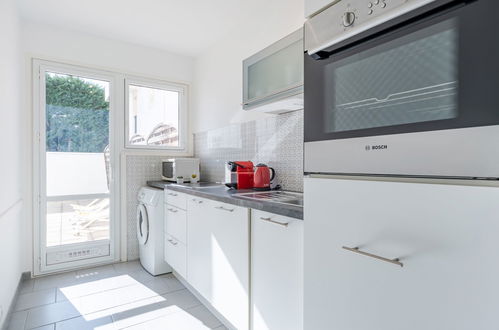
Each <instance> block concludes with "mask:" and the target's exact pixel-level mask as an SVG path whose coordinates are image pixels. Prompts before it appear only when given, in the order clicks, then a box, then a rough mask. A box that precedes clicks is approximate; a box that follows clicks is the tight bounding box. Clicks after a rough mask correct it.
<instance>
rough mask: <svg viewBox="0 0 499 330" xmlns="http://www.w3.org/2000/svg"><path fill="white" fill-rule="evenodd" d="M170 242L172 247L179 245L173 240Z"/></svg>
mask: <svg viewBox="0 0 499 330" xmlns="http://www.w3.org/2000/svg"><path fill="white" fill-rule="evenodd" d="M168 242H170V243H171V245H177V244H178V243H177V242H175V241H174V240H172V239H171V238H169V239H168Z"/></svg>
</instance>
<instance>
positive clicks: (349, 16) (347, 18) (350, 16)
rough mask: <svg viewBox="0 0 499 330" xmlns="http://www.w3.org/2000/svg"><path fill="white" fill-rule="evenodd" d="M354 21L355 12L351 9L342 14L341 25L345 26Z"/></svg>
mask: <svg viewBox="0 0 499 330" xmlns="http://www.w3.org/2000/svg"><path fill="white" fill-rule="evenodd" d="M353 22H355V13H353V12H351V11H347V12H346V13H344V14H343V26H344V27H347V26H350V25H352V24H353Z"/></svg>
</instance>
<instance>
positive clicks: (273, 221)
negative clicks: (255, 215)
mask: <svg viewBox="0 0 499 330" xmlns="http://www.w3.org/2000/svg"><path fill="white" fill-rule="evenodd" d="M260 219H261V220H263V221H267V222H270V223H275V224H276V225H281V226H283V227H287V226H288V224H289V222H287V223H282V222H279V221H275V220H272V218H270V217H268V218H265V217H260Z"/></svg>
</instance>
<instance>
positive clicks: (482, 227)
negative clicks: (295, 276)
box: [304, 178, 499, 330]
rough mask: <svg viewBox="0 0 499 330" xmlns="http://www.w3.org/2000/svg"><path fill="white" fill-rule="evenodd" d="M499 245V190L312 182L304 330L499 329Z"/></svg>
mask: <svg viewBox="0 0 499 330" xmlns="http://www.w3.org/2000/svg"><path fill="white" fill-rule="evenodd" d="M498 237H499V188H496V187H477V186H457V185H445V184H424V183H401V182H380V181H361V180H340V179H337V180H334V179H317V178H316V179H313V178H307V179H305V269H306V270H307V271H306V273H305V320H304V324H305V329H313V330H329V329H348V330H400V329H404V330H421V329H425V330H469V329H473V330H489V329H496V328H497V327H498V324H499V313H498V312H497V306H498V297H499V281H498V279H499V258H497V251H499V239H498ZM343 247H348V248H358V250H359V251H364V252H367V253H370V254H373V255H377V256H381V257H384V258H387V259H395V258H399V261H400V262H401V263H403V267H400V266H399V265H397V264H393V263H389V262H387V261H385V260H381V259H376V258H373V257H371V256H366V255H362V254H359V253H356V251H355V250H354V251H349V250H346V249H343Z"/></svg>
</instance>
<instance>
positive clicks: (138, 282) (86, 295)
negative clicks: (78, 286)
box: [55, 274, 185, 303]
mask: <svg viewBox="0 0 499 330" xmlns="http://www.w3.org/2000/svg"><path fill="white" fill-rule="evenodd" d="M122 275H127V274H122ZM103 279H105V278H103ZM134 280H135V279H134ZM153 280H154V279H151V280H150V281H147V282H140V281H138V280H136V281H137V283H133V284H129V285H124V286H120V287H118V288H113V289H105V290H102V291H98V292H94V293H89V294H85V295H83V296H78V297H73V298H72V299H79V298H83V297H88V296H92V295H94V294H98V293H101V292H109V291H113V290H119V289H122V288H126V287H129V286H134V285H137V284H141V285H143V286H147V285H146V284H148V283H150V282H152V281H153ZM87 283H90V282H87ZM82 284H84V283H82ZM60 289H61V288H56V297H55V298H56V301H55V303H58V302H65V301H69V299H65V300H62V301H57V290H60ZM183 289H185V287H183V288H182V289H176V290H172V291H168V292H165V293H158V294H157V295H158V296H161V295H164V294H167V293H170V292H175V291H179V290H183ZM150 290H152V289H150ZM153 297H155V296H153Z"/></svg>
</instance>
